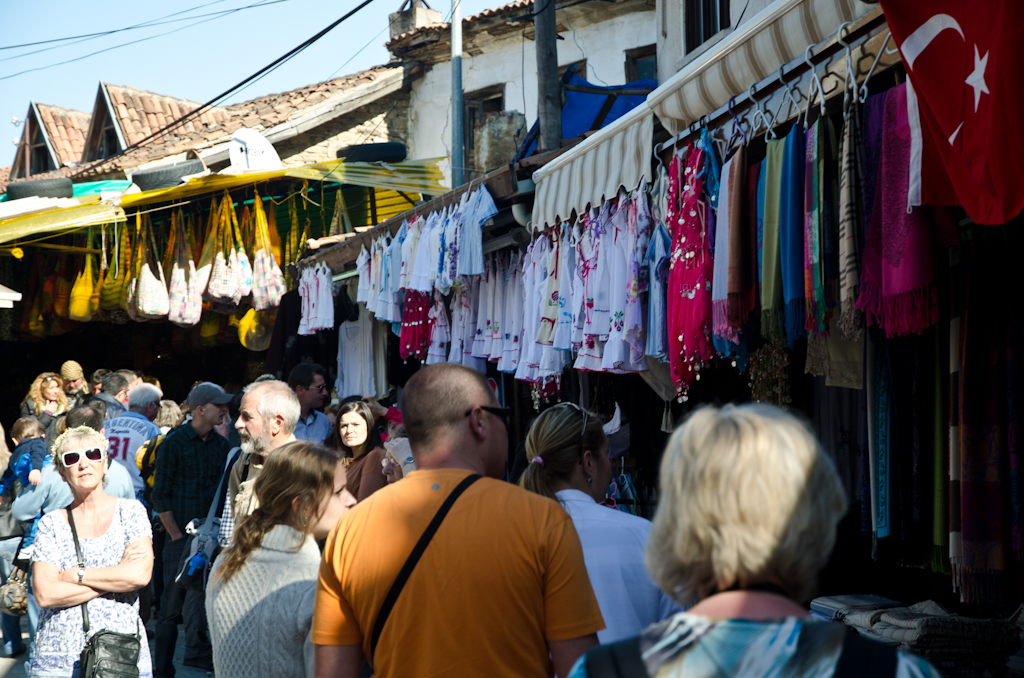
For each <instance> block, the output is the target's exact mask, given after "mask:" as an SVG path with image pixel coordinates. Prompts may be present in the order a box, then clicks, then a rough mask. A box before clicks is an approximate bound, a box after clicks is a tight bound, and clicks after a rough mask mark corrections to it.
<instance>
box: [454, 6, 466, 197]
mask: <svg viewBox="0 0 1024 678" xmlns="http://www.w3.org/2000/svg"><path fill="white" fill-rule="evenodd" d="M460 3H461V0H452V26H451V29H452V188H458V187H459V186H461V185H462V184H463V183H465V178H464V174H463V166H464V165H465V164H466V161H465V157H464V156H465V149H464V144H463V140H464V139H465V136H464V133H463V129H462V128H463V120H462V114H463V110H462V8H461V7H460V6H459V5H460Z"/></svg>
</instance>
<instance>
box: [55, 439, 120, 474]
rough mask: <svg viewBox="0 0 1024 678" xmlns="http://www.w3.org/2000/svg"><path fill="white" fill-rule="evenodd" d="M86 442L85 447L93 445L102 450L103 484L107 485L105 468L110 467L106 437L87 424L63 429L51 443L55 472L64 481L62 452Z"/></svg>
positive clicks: (64, 467) (65, 467)
mask: <svg viewBox="0 0 1024 678" xmlns="http://www.w3.org/2000/svg"><path fill="white" fill-rule="evenodd" d="M83 442H84V443H85V444H86V446H87V447H86V449H89V447H90V446H95V447H98V448H100V449H101V450H103V459H104V463H103V465H102V466H103V486H104V487H106V485H107V469H108V468H110V457H109V456H107V447H108V443H107V439H106V438H104V437H103V436H102V435H100V433H99V431H96V430H95V429H92V428H89V427H88V426H76V427H75V428H71V429H66V430H64V431H63V432H62V433H61V434H60V435H59V436H58V437H57V440H55V441H54V443H53V464H54V467H55V468H56V469H57V473H59V474H60V477H61V478H64V480H65V482H66V481H67V478H66V477H65V476H64V471H65V470H66V469H67V466H65V465H64V452H65V451H67V450H69V449H70V448H71V447H72V446H79V445H81V444H82V443H83Z"/></svg>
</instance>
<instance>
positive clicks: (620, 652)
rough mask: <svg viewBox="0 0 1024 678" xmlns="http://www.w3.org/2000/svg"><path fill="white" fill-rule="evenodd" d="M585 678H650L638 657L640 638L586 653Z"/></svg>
mask: <svg viewBox="0 0 1024 678" xmlns="http://www.w3.org/2000/svg"><path fill="white" fill-rule="evenodd" d="M584 661H585V662H586V667H587V678H650V674H648V673H647V666H646V665H644V660H643V657H641V655H640V636H633V637H632V638H626V639H625V640H620V641H619V642H617V643H609V644H608V645H598V646H597V647H592V648H590V649H589V650H588V651H587V654H586V659H585V660H584Z"/></svg>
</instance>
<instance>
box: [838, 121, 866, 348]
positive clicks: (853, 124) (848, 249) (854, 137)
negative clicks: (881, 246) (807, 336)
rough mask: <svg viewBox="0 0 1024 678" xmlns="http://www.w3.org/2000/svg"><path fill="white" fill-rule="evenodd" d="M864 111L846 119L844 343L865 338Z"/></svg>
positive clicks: (842, 242)
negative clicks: (860, 304)
mask: <svg viewBox="0 0 1024 678" xmlns="http://www.w3.org/2000/svg"><path fill="white" fill-rule="evenodd" d="M859 136H860V107H859V106H858V105H857V104H856V103H854V104H853V105H851V106H850V109H849V110H848V111H847V115H846V126H845V127H844V129H843V154H842V164H841V171H840V179H839V311H840V315H839V329H840V331H841V332H842V336H843V338H844V339H849V340H851V341H856V340H858V339H860V337H861V329H862V327H863V323H864V318H863V316H862V315H861V312H860V311H859V310H857V305H856V304H857V293H858V292H859V291H860V230H861V229H860V226H861V221H860V218H861V214H860V212H861V203H860V181H861V176H860V171H859V170H860V167H859V163H858V162H857V152H856V150H857V149H858V148H859V141H860V139H859Z"/></svg>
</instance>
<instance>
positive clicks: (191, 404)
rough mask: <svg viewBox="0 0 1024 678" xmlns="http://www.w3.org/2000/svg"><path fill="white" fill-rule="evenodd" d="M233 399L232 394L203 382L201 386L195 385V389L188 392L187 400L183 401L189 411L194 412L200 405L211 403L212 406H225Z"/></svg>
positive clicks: (215, 385)
mask: <svg viewBox="0 0 1024 678" xmlns="http://www.w3.org/2000/svg"><path fill="white" fill-rule="evenodd" d="M233 397H234V394H233V393H228V392H226V391H225V390H224V389H222V388H221V387H220V386H217V384H213V383H210V382H208V381H204V382H203V383H201V384H196V385H195V387H193V388H192V390H191V391H189V394H188V398H186V399H185V405H186V406H187V407H188V409H190V410H194V409H196V408H197V407H199V406H200V405H206V404H208V403H213V404H214V405H227V404H228V403H229V402H231V398H233Z"/></svg>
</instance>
